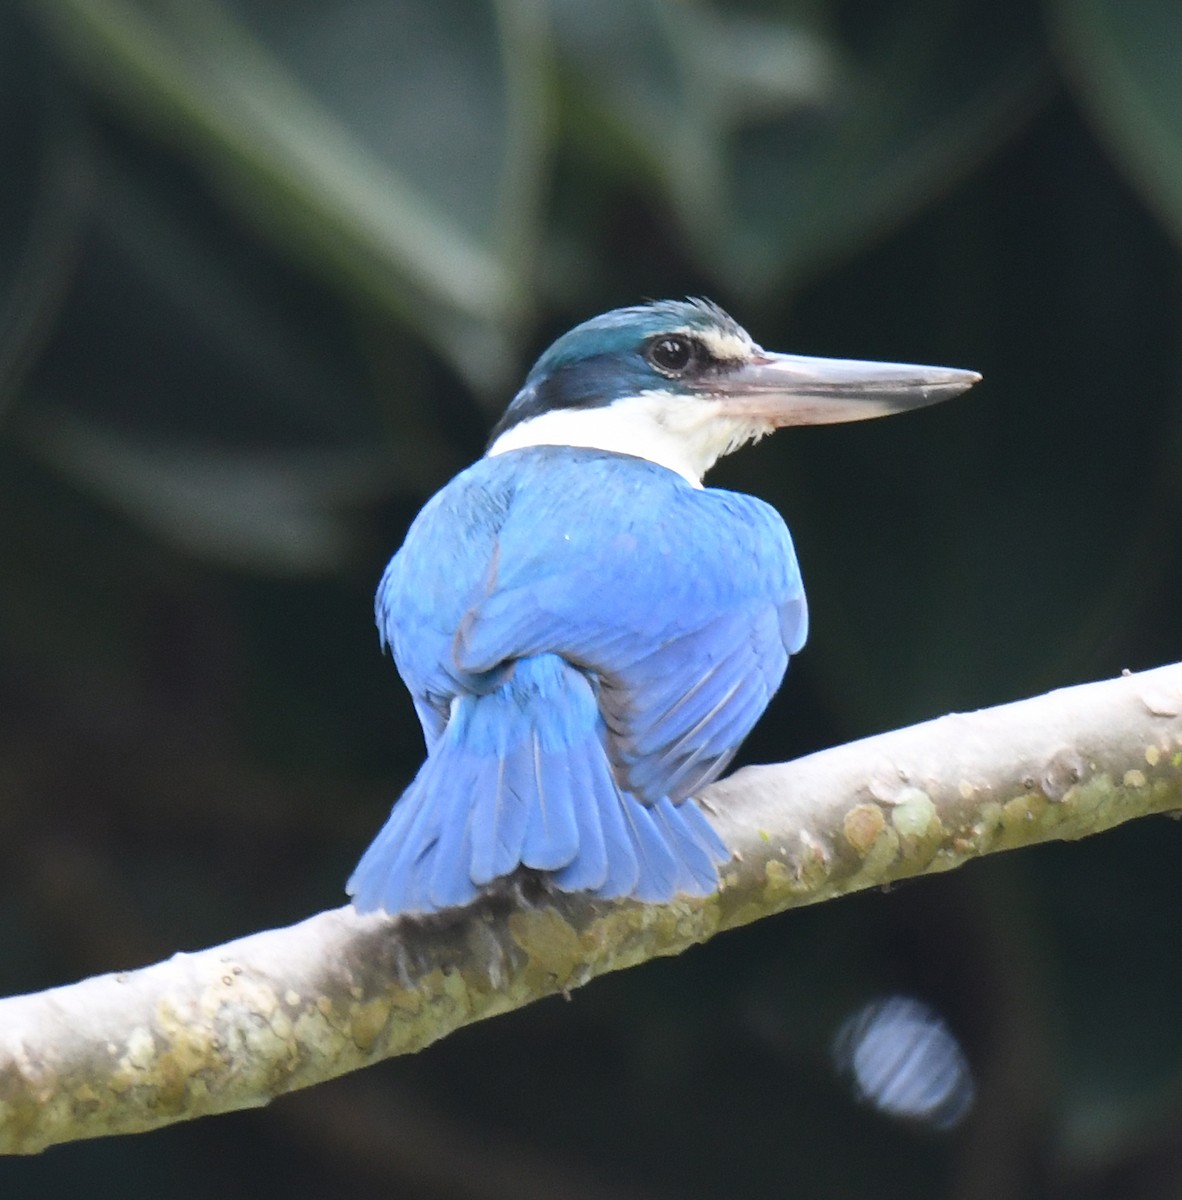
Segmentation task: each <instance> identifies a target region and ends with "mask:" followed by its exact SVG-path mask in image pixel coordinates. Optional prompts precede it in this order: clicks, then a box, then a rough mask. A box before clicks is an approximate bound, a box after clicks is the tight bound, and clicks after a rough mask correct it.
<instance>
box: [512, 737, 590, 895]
mask: <svg viewBox="0 0 1182 1200" xmlns="http://www.w3.org/2000/svg"><path fill="white" fill-rule="evenodd" d="M597 743H598V738H596V737H594V734H592V736H591V737H588V738H587V739H585V740H584V741H583V743H582V744H581V745H579V746H577V747H576V746H570V747H568V748H567V749H566V750H564V751H554V750H543V749H542V747H541V745H540V743H539V739H538V735H537V732H536V731H535V732H534V734H533V736H532V738H531V739H530V748H531V750H532V752H533V753H532V756H531V757H532V763H531V764H530V765H531V766H532V768H533V781H532V782H533V786H534V792H533V796H532V797H531V801H532V805H531V811H530V819H529V826H528V828H527V829H526V831H525V845H524V846H523V847H522V849H521V861H522V863H523V864H524V865H525V866H527V867H534V868H536V869H537V870H539V871H557V870H561V869H562V868H563V867H566V866H569V865H570V864H571V863H572V862H573V861H574V860H575V859H576V858H577V857H578V854H579V821H578V816H577V810H578V808H579V806H580V804H582V803H583V801H584V798H583V797H582V796H581V795H580V794H579V793H578V791H577V789H576V788H575V787H574V786H573V785H574V778H573V775H572V772H571V769H570V764H571V760H572V759H574V758H576V757H581V756H583V755H586V754H587V753H595V752H596V751H597V750H599V748H598V744H597ZM599 753H600V754H602V750H599Z"/></svg>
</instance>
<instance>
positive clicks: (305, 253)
mask: <svg viewBox="0 0 1182 1200" xmlns="http://www.w3.org/2000/svg"><path fill="white" fill-rule="evenodd" d="M35 11H36V12H38V13H39V14H41V15H42V16H43V17H44V19H45V22H46V27H47V28H48V29H49V30H50V31H51V32H52V33H53V35H54V36H55V38H56V39H57V40H58V42H59V44H60V45H61V46H63V47H64V48H65V49H67V50H68V51H70V52H71V53H72V54H73V55H74V56H76V58H77V60H78V61H79V63H80V64H81V65H82V66H83V68H84V69H85V70H86V71H87V73H88V74H89V75H90V76H91V77H92V79H93V80H94V82H95V83H96V84H97V85H98V86H100V87H101V88H102V89H104V90H108V91H110V92H111V93H113V94H114V95H115V96H116V97H117V98H118V99H119V100H121V101H122V102H123V103H124V104H125V105H128V106H130V107H131V109H132V111H133V112H134V114H135V116H136V118H137V119H139V120H142V121H145V122H148V123H150V124H152V125H154V126H157V127H159V128H161V129H163V130H165V131H167V132H168V133H169V134H170V135H171V136H174V137H179V138H180V139H181V140H182V141H183V142H184V143H186V144H187V145H188V146H189V148H190V149H191V152H192V153H193V154H194V155H196V156H197V157H198V158H199V159H201V160H202V161H203V162H204V163H205V166H206V169H207V171H208V172H209V174H210V176H211V177H212V178H213V179H214V180H216V181H217V182H218V183H219V184H220V185H221V186H222V187H223V188H224V189H225V190H226V191H227V193H228V194H229V195H231V196H232V197H233V198H234V199H235V200H236V201H237V202H238V203H239V204H240V205H242V206H243V207H244V209H245V210H247V211H248V212H249V213H250V214H251V215H252V217H253V218H254V219H255V221H256V222H257V223H258V224H259V225H260V227H261V228H262V229H264V230H265V231H266V232H267V234H268V235H269V236H271V237H276V238H279V239H280V240H281V241H282V242H283V243H284V244H285V245H287V246H288V247H289V249H291V250H292V251H293V252H295V253H297V254H299V255H300V256H302V257H303V258H305V259H307V260H309V261H310V262H312V263H313V264H314V265H315V266H316V267H317V268H318V269H320V270H322V271H326V272H329V273H332V274H335V275H336V276H338V277H340V278H342V279H343V280H345V281H347V282H348V283H349V284H350V285H351V286H352V287H353V288H355V289H357V290H359V291H360V292H362V293H363V294H367V295H368V296H369V297H371V299H373V300H375V301H376V302H378V303H379V304H381V305H383V306H384V307H386V308H388V309H390V310H392V311H396V312H397V313H398V314H399V315H400V316H401V317H402V318H403V319H404V320H406V321H407V322H409V323H410V324H411V325H412V326H413V327H414V328H415V329H416V330H417V331H418V332H419V334H420V335H421V336H423V337H424V338H426V339H427V340H428V341H429V342H431V343H432V344H434V345H436V346H437V347H439V349H440V350H441V351H442V352H443V353H444V354H445V355H446V356H447V357H449V358H450V359H451V360H452V362H453V363H454V364H455V365H456V367H457V368H458V369H459V370H461V371H462V372H463V373H464V374H465V375H466V376H467V377H468V378H469V380H470V381H472V382H473V383H475V384H477V385H480V384H482V383H483V384H487V382H488V381H489V380H490V379H492V380H494V381H495V380H497V379H499V378H501V377H502V376H503V374H504V372H505V371H506V370H507V369H508V366H509V364H510V362H511V355H510V348H511V338H512V333H513V330H514V328H515V326H516V324H517V323H518V322H519V321H520V318H521V315H522V313H523V311H524V308H525V299H524V296H525V285H524V275H525V271H526V268H527V266H528V263H527V261H526V257H525V251H526V249H527V248H528V246H529V245H530V244H531V241H532V239H531V237H530V233H529V231H530V228H531V226H532V224H533V222H534V220H535V208H536V199H535V197H536V192H537V187H538V183H539V180H540V163H541V160H542V156H543V153H544V150H545V140H546V139H545V129H546V105H545V103H544V100H545V97H544V95H543V94H542V93H541V82H540V80H541V78H542V76H541V64H542V49H543V43H542V39H541V38H540V36H539V27H538V23H537V20H536V12H535V6H534V5H533V4H530V5H526V6H522V5H520V4H513V3H508V2H506V3H504V4H502V5H500V6H494V5H492V4H491V3H485V2H482V0H446V2H444V3H440V2H438V0H430V2H429V0H402V2H401V3H398V4H385V3H374V2H372V0H354V2H353V3H349V4H336V5H332V6H325V5H321V4H313V3H304V4H299V5H296V4H285V5H280V6H275V5H262V4H257V3H248V2H247V0H243V3H241V4H240V5H236V6H232V5H230V4H228V3H218V2H217V0H185V2H184V3H179V2H178V3H168V2H165V3H153V2H151V0H45V2H44V3H42V4H39V5H37V6H36V9H35ZM510 62H511V64H512V70H508V69H507V68H506V64H507V63H510Z"/></svg>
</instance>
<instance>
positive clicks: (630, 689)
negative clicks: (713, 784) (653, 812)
mask: <svg viewBox="0 0 1182 1200" xmlns="http://www.w3.org/2000/svg"><path fill="white" fill-rule="evenodd" d="M457 529H458V530H464V531H466V533H465V537H464V540H463V543H462V544H460V545H457V544H455V538H456V530H457ZM379 596H380V598H379V624H380V625H381V626H382V628H383V629H384V632H385V635H386V638H387V640H388V641H389V642H390V643H391V646H392V648H393V651H394V656H395V660H396V661H397V663H398V666H399V669H400V671H401V672H402V674H403V676H404V678H405V679H406V680H407V683H408V684H409V686H410V687H411V689H412V692H413V693H414V694H415V698H416V702H418V703H419V706H420V715H422V714H423V711H424V709H426V711H427V719H426V720H424V728H425V731H426V734H427V738H428V741H429V742H430V741H431V740H433V738H435V737H437V736H438V734H439V732H440V730H441V729H442V725H443V723H445V722H446V717H447V706H448V705H449V704H450V702H451V698H452V697H453V696H455V695H456V694H458V693H460V692H462V691H468V690H479V689H480V688H481V687H487V686H488V684H489V682H490V680H495V679H496V676H497V671H498V669H499V668H503V664H505V663H507V662H511V661H513V660H516V659H520V658H524V657H528V656H531V655H536V654H544V653H554V654H558V655H561V656H562V657H563V658H565V659H567V660H568V661H570V662H573V663H576V664H578V665H579V666H581V667H583V668H584V669H585V670H587V671H588V672H590V673H592V674H593V675H594V676H595V677H596V679H597V681H598V684H599V697H600V707H601V710H602V712H603V715H604V719H605V721H606V723H607V727H608V730H609V734H610V741H609V750H610V753H611V757H612V759H613V762H614V763H615V765H616V766H617V768H618V769H620V770H621V771H622V772H623V778H624V780H625V781H626V785H627V787H628V790H630V791H633V792H635V794H637V795H639V796H640V797H641V798H643V799H644V800H646V801H648V802H650V803H651V802H655V801H656V800H657V799H658V798H659V797H660V796H663V795H668V796H671V797H672V798H673V799H675V800H679V799H681V798H682V797H684V796H686V795H689V794H691V793H692V792H694V791H695V790H696V789H698V788H699V787H701V786H702V784H703V783H704V782H706V781H707V780H708V779H710V778H712V777H713V776H714V775H716V774H717V773H718V772H719V771H721V770H722V769H723V768H724V767H725V765H726V762H727V761H728V760H729V757H730V755H732V754H733V753H734V751H735V750H736V749H737V747H738V745H739V743H740V742H741V741H742V740H743V738H744V737H745V736H746V734H747V733H748V732H749V731H750V729H751V727H752V726H753V725H754V724H755V722H756V720H757V719H758V717H759V715H760V714H761V713H762V712H763V709H764V708H765V707H766V706H767V703H768V701H769V700H770V699H771V696H772V695H773V694H774V692H775V690H776V689H777V688H778V687H779V684H780V682H781V680H782V678H783V675H784V670H785V668H786V666H787V661H788V655H789V654H792V653H795V652H796V651H797V650H798V649H800V647H801V645H802V644H803V643H804V639H805V636H806V634H807V622H808V617H807V608H806V605H805V599H804V591H803V588H802V586H801V581H800V572H799V568H798V567H797V563H796V555H795V553H794V550H793V547H792V542H791V538H790V536H789V534H788V530H787V528H786V527H785V525H784V522H783V520H782V519H781V518H780V516H779V514H778V513H777V512H776V511H775V510H774V509H772V508H771V507H770V506H768V505H766V504H764V503H763V502H762V501H760V500H757V499H755V498H754V497H752V496H745V495H741V494H737V493H733V492H725V491H720V490H716V489H698V488H694V487H691V486H690V485H689V484H688V483H686V482H685V481H684V480H683V479H681V477H680V476H677V475H675V474H674V473H673V472H671V471H668V470H665V469H663V468H661V467H658V466H655V465H654V464H651V463H649V462H646V461H645V460H643V459H635V458H626V457H623V456H620V455H611V454H603V453H600V452H596V451H588V450H577V449H571V448H566V447H538V448H533V449H529V450H522V451H516V452H512V453H510V454H507V455H503V456H500V457H498V458H493V459H484V460H482V461H481V462H480V463H477V464H476V466H474V467H472V468H470V469H469V470H468V471H466V472H464V474H462V475H460V476H459V477H457V479H456V480H455V481H453V483H452V484H450V485H449V486H448V487H447V488H446V489H444V491H443V492H442V493H440V495H439V496H438V497H436V499H435V501H433V502H432V504H431V505H429V506H428V508H427V509H425V510H424V512H423V514H422V517H421V518H420V521H419V522H416V527H415V528H414V529H412V531H411V535H410V536H408V538H407V542H406V545H405V546H404V548H403V549H402V550H401V551H400V553H399V554H398V555H397V556H396V557H395V559H394V561H393V563H392V564H391V568H390V570H389V571H388V573H387V576H386V578H385V579H384V580H383V585H382V589H381V592H380V593H379ZM426 629H430V630H431V636H428V637H424V632H425V630H426Z"/></svg>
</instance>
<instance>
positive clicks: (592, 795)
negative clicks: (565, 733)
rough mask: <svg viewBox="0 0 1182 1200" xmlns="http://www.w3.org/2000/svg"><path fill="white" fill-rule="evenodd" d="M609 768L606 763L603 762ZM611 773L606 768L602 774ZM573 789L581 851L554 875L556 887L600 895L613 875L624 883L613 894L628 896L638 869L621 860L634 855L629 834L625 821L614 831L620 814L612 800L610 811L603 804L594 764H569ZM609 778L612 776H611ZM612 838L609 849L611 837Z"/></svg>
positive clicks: (576, 759)
mask: <svg viewBox="0 0 1182 1200" xmlns="http://www.w3.org/2000/svg"><path fill="white" fill-rule="evenodd" d="M604 767H605V768H606V763H604ZM603 773H604V774H608V773H607V771H606V769H605V770H604V772H603ZM570 774H571V788H572V790H573V791H574V793H575V798H576V803H575V806H574V808H575V821H576V822H577V824H578V834H579V852H578V854H577V855H576V856H575V857H574V858H573V859H572V860H571V862H570V863H568V864H567V865H566V866H565V867H563V868H562V869H561V870H559V871H555V872H554V875H553V879H554V885H555V887H557V888H558V889H559V890H560V891H563V892H599V893H600V894H602V893H603V889H604V888H606V887H607V886H608V881H609V877H610V876H611V875H612V873H614V874H615V876H616V877H617V880H618V882H617V886H620V882H622V881H625V880H630V881H631V882H627V883H625V885H624V886H623V887H622V890H620V891H618V892H613V893H611V894H612V895H627V894H628V892H629V891H631V889H632V887H633V886H634V884H635V881H636V875H637V873H638V868H637V867H636V865H635V859H633V860H632V862H631V863H629V862H627V861H626V860H622V859H621V851H626V852H627V853H629V854H630V853H631V844H630V843H629V841H628V835H627V831H626V830H625V829H624V828H623V822H622V821H621V822H619V827H618V828H613V826H612V824H611V822H612V814H613V811H614V812H618V811H619V805H618V804H617V803H616V802H615V800H614V799H613V800H611V801H609V807H608V810H607V811H605V810H604V805H603V804H602V803H601V802H600V800H599V796H600V795H601V794H602V789H598V790H597V789H596V787H595V785H594V783H593V781H592V780H593V772H592V768H591V764H590V763H588V762H587V760H586V759H585V758H581V757H580V758H575V759H573V760H572V762H571V765H570ZM608 777H609V779H610V775H609V776H608ZM609 833H610V834H611V835H612V841H611V844H610V848H609V843H608V836H609Z"/></svg>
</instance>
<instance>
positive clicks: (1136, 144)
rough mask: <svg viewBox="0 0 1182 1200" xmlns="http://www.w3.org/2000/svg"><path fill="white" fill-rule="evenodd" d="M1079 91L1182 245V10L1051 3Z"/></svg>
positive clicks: (1165, 4)
mask: <svg viewBox="0 0 1182 1200" xmlns="http://www.w3.org/2000/svg"><path fill="white" fill-rule="evenodd" d="M1048 9H1049V12H1050V14H1051V17H1052V21H1053V28H1054V32H1055V33H1056V35H1057V36H1056V42H1057V45H1058V48H1059V51H1060V54H1061V56H1062V60H1063V63H1064V66H1065V67H1066V69H1067V73H1068V77H1069V79H1070V80H1071V82H1072V85H1073V90H1074V91H1075V94H1076V95H1077V96H1078V97H1079V99H1080V102H1081V103H1082V104H1083V106H1084V109H1085V111H1087V112H1088V113H1089V114H1090V115H1091V117H1092V118H1093V120H1094V122H1095V125H1096V128H1097V130H1098V131H1099V133H1100V135H1101V137H1103V138H1104V139H1105V141H1106V142H1107V143H1108V146H1109V148H1110V149H1111V151H1112V153H1113V155H1114V157H1115V159H1116V161H1117V163H1118V164H1119V165H1121V166H1123V168H1124V170H1125V171H1126V173H1127V174H1128V176H1129V178H1130V180H1131V182H1132V183H1133V184H1134V186H1135V187H1137V188H1138V189H1139V190H1140V192H1141V194H1142V195H1143V196H1144V198H1145V200H1146V201H1147V202H1148V203H1149V204H1150V205H1151V206H1152V207H1153V209H1154V210H1155V211H1156V212H1157V214H1158V216H1159V217H1160V218H1161V219H1162V221H1164V222H1165V224H1166V226H1167V228H1169V229H1170V230H1171V231H1172V234H1173V236H1174V238H1175V239H1179V238H1182V72H1180V71H1179V57H1178V55H1179V47H1182V7H1179V5H1177V4H1175V3H1173V2H1172V0H1150V2H1149V3H1141V4H1137V5H1129V4H1121V3H1117V2H1116V0H1050V2H1049V4H1048Z"/></svg>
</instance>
